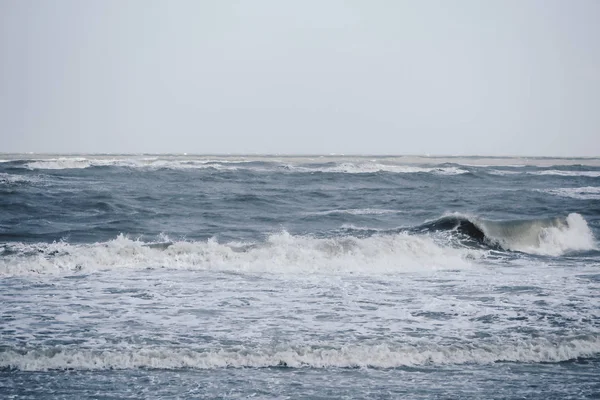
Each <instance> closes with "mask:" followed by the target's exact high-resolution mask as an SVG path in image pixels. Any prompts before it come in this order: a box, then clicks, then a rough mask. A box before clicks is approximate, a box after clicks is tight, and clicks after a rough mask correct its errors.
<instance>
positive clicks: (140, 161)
mask: <svg viewBox="0 0 600 400" xmlns="http://www.w3.org/2000/svg"><path fill="white" fill-rule="evenodd" d="M251 161H260V162H259V163H256V164H253V165H240V164H243V163H248V162H251ZM298 161H300V162H298ZM309 161H311V160H310V159H301V160H296V162H293V163H290V162H289V160H288V161H287V162H286V163H283V162H282V160H279V159H274V158H264V159H263V158H261V159H246V158H239V159H223V158H214V159H211V158H179V157H164V158H160V157H115V158H101V157H58V158H45V159H35V160H29V161H28V162H26V163H24V164H23V166H24V167H25V168H28V169H31V170H37V169H52V170H56V169H83V168H90V167H106V166H116V167H128V168H145V169H162V168H165V169H207V168H211V169H216V170H238V169H248V170H252V171H295V172H329V173H349V174H362V173H373V172H393V173H404V174H411V173H431V174H439V175H459V174H464V173H468V171H467V170H464V169H461V168H458V167H420V166H414V165H402V164H393V163H379V162H376V161H347V162H335V163H334V165H314V164H311V165H309V164H306V162H309Z"/></svg>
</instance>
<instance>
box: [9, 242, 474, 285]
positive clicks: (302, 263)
mask: <svg viewBox="0 0 600 400" xmlns="http://www.w3.org/2000/svg"><path fill="white" fill-rule="evenodd" d="M0 250H1V251H0V255H2V257H0V276H18V275H31V274H53V273H54V274H57V273H58V274H60V273H72V272H79V271H84V272H85V271H97V270H105V269H119V268H173V269H197V270H230V271H238V272H275V273H300V274H311V273H325V274H328V273H362V274H371V273H397V272H406V271H422V270H427V271H432V270H438V269H458V268H465V267H469V266H470V265H471V262H472V261H473V260H474V259H477V258H481V257H483V256H484V255H485V252H482V251H480V250H475V249H466V248H454V247H451V246H448V245H447V244H444V243H439V242H436V240H434V238H432V237H430V236H428V235H410V234H408V233H406V232H400V233H396V234H392V235H374V236H371V237H367V238H356V237H350V236H348V237H335V238H327V239H323V238H313V237H308V236H293V235H290V234H289V233H287V232H282V233H278V234H273V235H271V236H269V237H268V239H267V240H266V241H265V242H264V243H225V244H221V243H218V242H217V241H216V240H215V239H209V240H208V241H197V242H188V241H179V242H170V241H168V240H165V241H162V242H159V243H145V242H142V241H138V240H132V239H130V238H128V237H126V236H123V235H119V236H118V237H117V238H116V239H114V240H111V241H108V242H104V243H95V244H80V245H76V244H69V243H66V242H55V243H36V244H26V243H7V244H4V245H3V247H0Z"/></svg>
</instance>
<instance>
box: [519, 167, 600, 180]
mask: <svg viewBox="0 0 600 400" xmlns="http://www.w3.org/2000/svg"><path fill="white" fill-rule="evenodd" d="M528 174H532V175H555V176H585V177H589V178H598V177H600V171H563V170H558V169H550V170H545V171H530V172H528Z"/></svg>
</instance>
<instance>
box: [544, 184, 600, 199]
mask: <svg viewBox="0 0 600 400" xmlns="http://www.w3.org/2000/svg"><path fill="white" fill-rule="evenodd" d="M538 191H539V192H544V193H549V194H553V195H555V196H561V197H570V198H572V199H578V200H600V187H592V186H586V187H578V188H556V189H538Z"/></svg>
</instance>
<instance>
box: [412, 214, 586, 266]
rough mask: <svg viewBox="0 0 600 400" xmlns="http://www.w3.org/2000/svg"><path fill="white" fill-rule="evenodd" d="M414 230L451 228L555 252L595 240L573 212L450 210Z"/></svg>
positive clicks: (508, 246)
mask: <svg viewBox="0 0 600 400" xmlns="http://www.w3.org/2000/svg"><path fill="white" fill-rule="evenodd" d="M415 230H417V231H423V230H427V231H455V232H458V233H460V234H462V235H464V236H466V237H468V238H469V239H472V240H474V241H477V242H479V243H484V244H487V245H491V246H499V247H501V248H503V249H505V250H511V251H519V252H523V253H530V254H538V255H548V256H559V255H562V254H565V253H568V252H573V251H585V250H596V249H597V244H596V240H595V238H594V235H593V233H592V231H591V230H590V228H589V226H588V224H587V222H586V221H585V219H584V218H583V217H582V216H581V215H580V214H577V213H571V214H569V215H568V216H567V217H566V218H561V217H557V218H546V219H534V220H512V221H490V220H484V219H481V218H478V217H471V216H465V215H462V214H451V215H447V216H444V217H442V218H440V219H437V220H434V221H430V222H427V223H425V224H423V225H421V226H420V227H418V228H416V229H415Z"/></svg>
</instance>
